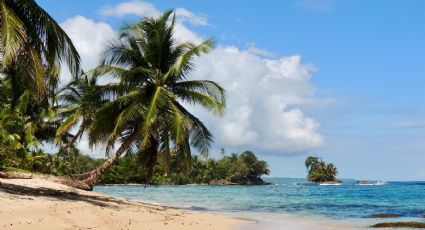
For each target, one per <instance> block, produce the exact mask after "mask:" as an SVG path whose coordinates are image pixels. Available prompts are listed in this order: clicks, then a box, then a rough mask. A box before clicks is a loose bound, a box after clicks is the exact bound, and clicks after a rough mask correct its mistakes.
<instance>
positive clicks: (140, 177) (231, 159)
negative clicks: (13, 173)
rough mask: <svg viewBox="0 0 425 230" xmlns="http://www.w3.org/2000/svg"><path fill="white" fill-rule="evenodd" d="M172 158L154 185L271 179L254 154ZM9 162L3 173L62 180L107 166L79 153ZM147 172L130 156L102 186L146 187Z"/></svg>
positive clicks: (34, 154) (157, 172) (156, 169)
mask: <svg viewBox="0 0 425 230" xmlns="http://www.w3.org/2000/svg"><path fill="white" fill-rule="evenodd" d="M180 157H181V156H179V155H176V154H172V156H171V161H170V162H169V165H167V164H166V162H165V161H164V160H165V159H161V158H160V159H159V161H158V162H157V164H156V165H155V166H154V170H153V175H152V179H151V181H150V183H151V184H192V183H196V184H215V185H226V184H227V185H228V184H259V185H262V184H267V183H266V182H264V181H263V180H262V179H261V176H262V175H268V174H269V172H270V171H269V169H268V165H267V163H266V162H265V161H261V160H258V159H257V157H256V156H255V154H254V153H253V152H251V151H245V152H243V153H241V154H236V153H232V154H230V155H229V156H227V155H223V156H222V157H221V158H220V159H218V160H216V159H214V158H208V159H200V158H199V157H198V156H193V157H192V160H191V161H190V162H189V163H187V162H186V161H184V160H182V159H179V158H180ZM5 159H7V162H5V161H3V162H2V163H0V169H9V170H17V169H19V170H22V171H30V172H39V173H48V174H53V175H58V176H63V175H69V174H79V173H84V172H87V171H90V170H94V169H96V168H97V167H99V166H100V165H101V164H103V163H104V162H105V159H93V158H90V157H88V156H86V155H83V154H81V153H80V152H79V151H78V150H73V151H70V152H69V153H68V154H66V155H63V154H54V155H51V154H45V153H42V152H41V151H38V152H32V153H30V154H27V155H25V157H22V156H21V157H19V156H15V157H8V158H5ZM147 176H148V175H147V170H146V169H145V165H144V164H143V158H141V156H140V155H126V156H124V157H122V158H120V159H118V161H117V163H116V164H114V165H113V166H112V167H111V168H110V169H108V170H107V171H106V172H105V173H104V174H102V176H101V178H100V180H99V183H101V184H123V183H145V181H146V177H147Z"/></svg>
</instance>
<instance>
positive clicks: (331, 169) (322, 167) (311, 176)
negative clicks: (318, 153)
mask: <svg viewBox="0 0 425 230" xmlns="http://www.w3.org/2000/svg"><path fill="white" fill-rule="evenodd" d="M305 167H306V168H307V171H308V175H307V180H309V181H312V182H315V183H322V182H337V181H338V180H337V179H336V175H337V174H338V170H337V169H336V167H335V166H334V165H333V164H332V163H329V164H328V163H326V162H324V161H323V160H322V159H321V158H318V157H313V156H309V157H308V158H307V159H306V160H305Z"/></svg>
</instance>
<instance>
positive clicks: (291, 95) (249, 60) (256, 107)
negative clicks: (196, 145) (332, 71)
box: [192, 46, 324, 154]
mask: <svg viewBox="0 0 425 230" xmlns="http://www.w3.org/2000/svg"><path fill="white" fill-rule="evenodd" d="M196 66H197V67H196V70H195V71H194V72H193V74H192V76H193V77H195V78H198V79H209V80H214V81H217V82H219V83H220V84H221V85H223V86H224V87H225V88H226V90H227V112H226V114H225V116H224V117H222V118H214V117H212V116H210V115H208V114H207V113H204V112H202V111H198V110H195V111H194V112H196V113H197V114H200V115H201V117H202V119H203V120H206V123H207V124H208V126H209V127H211V128H212V129H213V131H214V133H215V136H216V141H217V144H218V145H219V146H223V147H236V148H238V147H246V146H250V147H254V148H255V147H257V148H261V149H265V150H270V152H273V153H275V154H278V153H279V152H281V153H296V152H301V151H306V150H309V149H313V148H317V147H320V146H321V145H323V144H324V140H323V137H322V135H321V134H320V133H319V131H318V129H319V126H320V125H319V123H318V122H317V121H315V120H314V119H313V118H310V117H308V116H306V115H305V113H304V112H303V111H302V110H301V107H302V105H303V104H306V103H311V101H314V100H315V99H314V91H315V89H314V87H313V86H312V85H311V83H310V75H311V73H312V70H313V69H312V68H311V66H310V65H304V64H302V63H301V57H300V56H289V57H282V58H278V59H268V58H262V57H260V56H258V55H256V54H254V53H252V52H250V51H249V50H240V49H238V48H236V47H232V46H228V47H224V46H219V47H217V48H215V49H214V50H213V51H212V52H211V53H210V54H208V55H204V56H202V57H200V58H199V59H198V60H197V63H196Z"/></svg>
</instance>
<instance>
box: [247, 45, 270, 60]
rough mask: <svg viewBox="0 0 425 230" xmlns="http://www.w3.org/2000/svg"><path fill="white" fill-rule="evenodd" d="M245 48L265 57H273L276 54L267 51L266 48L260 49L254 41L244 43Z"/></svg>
mask: <svg viewBox="0 0 425 230" xmlns="http://www.w3.org/2000/svg"><path fill="white" fill-rule="evenodd" d="M246 49H247V50H248V52H250V53H252V54H255V55H259V56H262V57H267V58H275V57H276V55H275V54H274V53H273V52H271V51H268V50H266V49H261V48H258V47H256V46H255V43H248V44H246Z"/></svg>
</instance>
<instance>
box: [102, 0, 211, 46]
mask: <svg viewBox="0 0 425 230" xmlns="http://www.w3.org/2000/svg"><path fill="white" fill-rule="evenodd" d="M100 12H101V14H102V15H104V16H113V17H124V16H127V15H136V16H139V17H158V16H160V15H161V12H160V11H159V10H158V9H157V8H156V7H155V6H154V5H153V4H151V3H148V2H145V1H139V0H135V1H129V2H123V3H120V4H117V5H113V6H110V5H109V6H105V7H104V8H102V9H101V11H100ZM175 13H176V24H175V36H176V38H177V39H178V40H179V41H181V42H194V43H200V42H202V40H203V39H202V38H201V36H199V35H198V34H197V33H195V32H194V31H192V30H190V29H188V28H187V26H186V25H185V24H186V23H189V24H191V25H194V26H207V25H208V19H207V18H206V17H204V16H202V15H199V14H195V13H193V12H191V11H189V10H187V9H184V8H177V9H175Z"/></svg>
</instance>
